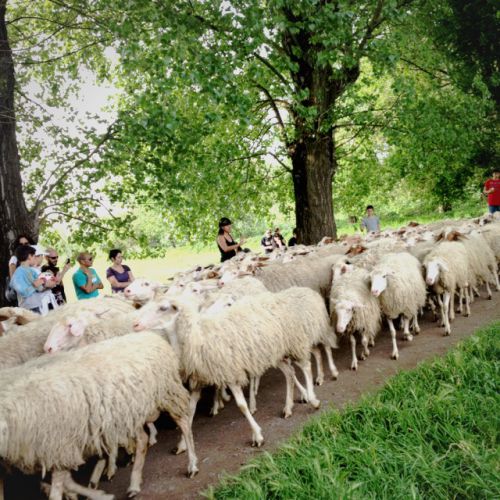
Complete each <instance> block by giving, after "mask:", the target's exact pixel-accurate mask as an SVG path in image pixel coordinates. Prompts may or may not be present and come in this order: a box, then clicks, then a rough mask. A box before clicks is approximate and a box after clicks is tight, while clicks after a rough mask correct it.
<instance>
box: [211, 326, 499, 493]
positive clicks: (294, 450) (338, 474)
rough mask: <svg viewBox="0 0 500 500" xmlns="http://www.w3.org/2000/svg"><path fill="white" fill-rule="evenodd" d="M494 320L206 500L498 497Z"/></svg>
mask: <svg viewBox="0 0 500 500" xmlns="http://www.w3.org/2000/svg"><path fill="white" fill-rule="evenodd" d="M499 333H500V323H498V322H497V323H494V324H492V325H491V326H489V327H486V328H483V329H482V330H480V331H479V332H477V334H476V335H474V336H473V337H472V338H470V339H469V340H467V341H466V342H464V343H462V344H461V345H459V346H458V347H457V348H455V349H454V350H453V351H451V352H450V353H449V354H447V355H446V356H445V357H444V358H442V359H438V360H436V361H434V362H428V363H424V364H422V365H420V367H419V368H417V369H415V370H413V371H410V372H402V373H400V374H399V375H397V376H396V377H394V378H393V379H392V380H391V381H390V382H389V383H388V384H387V385H386V386H385V387H384V389H382V390H381V391H380V392H379V393H377V394H375V395H373V396H369V397H365V398H364V399H362V400H361V401H360V402H359V403H357V404H355V405H351V406H349V407H347V408H346V409H345V410H343V411H342V412H339V411H330V412H327V413H325V414H324V415H322V416H321V417H319V418H316V419H314V420H313V421H312V422H311V423H309V424H307V425H306V426H305V427H304V428H303V430H302V431H301V432H300V433H299V434H298V435H297V436H295V437H294V438H293V439H292V440H291V441H290V442H288V443H287V444H285V445H283V446H282V447H281V448H280V449H279V450H278V451H277V452H275V453H273V454H265V456H263V457H262V458H260V459H257V460H254V461H252V462H251V463H249V464H248V465H246V466H244V467H243V470H242V472H241V474H240V475H239V476H236V477H231V478H227V479H226V480H225V481H223V482H222V484H221V485H220V486H218V487H217V488H216V489H210V490H209V491H208V492H207V493H206V496H207V497H208V498H248V499H253V498H255V499H258V498H304V499H305V498H331V497H332V492H334V494H333V495H334V496H335V497H336V498H407V497H411V498H450V497H451V498H458V497H460V498H497V497H498V496H499V494H500V489H499V484H498V470H497V467H498V459H499V453H498V445H499V433H498V429H499V424H500V422H499V414H500V413H499V411H500V403H499V398H498V393H497V389H498V377H499V368H500V365H499V361H498V360H499V355H500V340H499V339H500V337H499Z"/></svg>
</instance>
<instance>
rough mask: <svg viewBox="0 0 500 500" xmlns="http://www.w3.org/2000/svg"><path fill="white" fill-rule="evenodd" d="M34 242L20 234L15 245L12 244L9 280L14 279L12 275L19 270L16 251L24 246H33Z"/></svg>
mask: <svg viewBox="0 0 500 500" xmlns="http://www.w3.org/2000/svg"><path fill="white" fill-rule="evenodd" d="M33 244H34V242H33V240H32V239H31V238H29V237H28V236H26V235H24V234H20V235H19V236H18V237H17V238H16V240H15V241H14V243H13V244H12V254H13V255H12V257H11V258H10V260H9V278H11V279H12V275H13V274H14V271H15V270H16V268H17V264H18V262H17V257H16V250H17V249H18V248H19V247H20V246H23V245H31V246H33Z"/></svg>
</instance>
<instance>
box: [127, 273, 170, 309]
mask: <svg viewBox="0 0 500 500" xmlns="http://www.w3.org/2000/svg"><path fill="white" fill-rule="evenodd" d="M166 288H167V286H166V285H162V284H161V283H158V282H157V281H154V280H149V279H146V278H136V279H135V280H134V281H132V283H130V285H128V286H127V287H126V288H125V289H124V290H123V295H124V297H125V298H126V299H127V300H130V301H131V302H132V303H133V304H134V305H135V306H137V307H141V306H143V305H144V304H146V303H147V302H149V301H150V300H153V299H154V298H155V296H156V295H157V294H159V293H161V292H162V290H163V291H164V290H165V289H166Z"/></svg>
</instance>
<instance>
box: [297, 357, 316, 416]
mask: <svg viewBox="0 0 500 500" xmlns="http://www.w3.org/2000/svg"><path fill="white" fill-rule="evenodd" d="M295 364H296V365H297V366H299V367H300V369H301V370H302V373H303V374H304V378H305V380H306V391H307V400H308V402H309V403H310V404H311V406H312V407H313V408H319V406H320V404H321V402H320V400H319V399H317V398H316V394H314V384H313V376H312V369H311V361H310V360H309V359H303V360H297V361H295Z"/></svg>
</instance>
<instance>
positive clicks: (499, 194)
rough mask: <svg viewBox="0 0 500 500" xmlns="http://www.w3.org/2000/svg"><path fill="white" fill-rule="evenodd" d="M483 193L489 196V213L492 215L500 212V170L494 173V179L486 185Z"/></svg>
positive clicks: (489, 180)
mask: <svg viewBox="0 0 500 500" xmlns="http://www.w3.org/2000/svg"><path fill="white" fill-rule="evenodd" d="M483 193H484V194H486V195H488V211H489V212H490V214H494V213H495V212H500V170H498V169H495V170H493V172H492V179H488V180H487V181H486V182H485V183H484V190H483Z"/></svg>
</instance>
